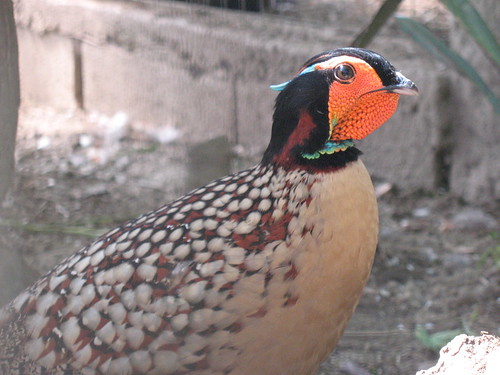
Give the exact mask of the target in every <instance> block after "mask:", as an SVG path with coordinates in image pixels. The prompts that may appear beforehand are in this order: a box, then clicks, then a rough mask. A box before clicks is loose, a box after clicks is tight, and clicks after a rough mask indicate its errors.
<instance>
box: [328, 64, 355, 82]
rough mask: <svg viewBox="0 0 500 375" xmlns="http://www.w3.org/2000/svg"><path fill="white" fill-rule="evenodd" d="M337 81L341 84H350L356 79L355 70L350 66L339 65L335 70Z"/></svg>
mask: <svg viewBox="0 0 500 375" xmlns="http://www.w3.org/2000/svg"><path fill="white" fill-rule="evenodd" d="M333 72H334V74H335V79H337V80H338V81H340V82H341V83H350V82H351V81H352V80H353V79H354V75H355V72H354V68H353V67H352V66H351V65H349V64H340V65H337V66H336V67H335V69H334V71H333Z"/></svg>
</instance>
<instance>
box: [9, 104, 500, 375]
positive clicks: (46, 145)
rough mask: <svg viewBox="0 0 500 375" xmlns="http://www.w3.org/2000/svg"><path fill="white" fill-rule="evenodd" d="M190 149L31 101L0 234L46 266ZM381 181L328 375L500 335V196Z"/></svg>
mask: <svg viewBox="0 0 500 375" xmlns="http://www.w3.org/2000/svg"><path fill="white" fill-rule="evenodd" d="M185 150H186V148H185V147H184V145H182V144H181V143H180V140H179V138H177V135H176V134H175V133H172V132H171V130H169V129H162V136H161V137H159V136H158V134H153V133H151V132H145V131H140V130H138V129H137V128H136V127H134V126H131V125H130V124H128V121H127V119H126V118H120V116H118V117H115V118H114V119H108V118H105V117H103V116H99V115H97V114H85V113H81V112H65V113H58V112H54V111H52V110H47V109H29V110H27V109H24V110H23V111H22V115H21V120H20V128H19V133H18V146H17V178H16V181H15V186H14V189H13V190H12V192H11V193H10V195H9V197H8V199H7V200H6V202H5V203H4V205H3V216H2V217H1V218H0V234H1V235H2V236H3V240H4V242H5V241H8V243H9V244H10V245H11V246H12V249H13V250H14V249H15V250H16V251H21V252H22V254H23V257H24V260H25V263H26V272H27V274H30V275H33V277H34V276H35V275H40V274H42V273H44V272H46V271H47V270H49V269H50V268H51V267H52V266H53V265H54V264H56V263H57V262H58V261H59V260H60V259H61V258H62V257H64V256H66V255H68V254H71V253H73V252H74V251H76V250H77V249H78V248H80V247H81V246H83V245H85V244H87V243H88V242H90V240H91V239H92V237H94V236H97V235H98V234H99V232H100V231H101V230H103V229H106V228H111V227H113V226H114V225H117V224H120V223H122V222H123V221H124V220H127V219H129V218H132V217H135V216H137V215H139V214H141V213H144V212H146V211H148V210H150V209H153V208H156V207H158V206H160V205H161V204H163V203H166V202H168V201H170V200H171V199H173V198H175V197H176V196H178V195H180V194H182V193H183V192H184V191H186V184H185V181H186V180H188V177H189V176H187V174H188V173H196V172H192V171H191V172H189V170H188V171H186V167H185V162H184V160H186V159H185V158H186V157H187V155H186V154H185V152H186V151H185ZM364 157H365V158H369V155H364ZM245 163H246V165H249V164H248V161H244V162H240V163H239V164H243V165H244V164H245ZM214 177H216V176H214ZM207 182H208V181H207ZM375 184H376V188H377V191H378V194H379V195H380V197H379V208H380V217H381V228H380V241H379V249H378V254H377V257H376V260H375V265H374V268H373V271H372V275H371V277H370V280H369V283H368V285H367V287H366V289H365V294H364V296H363V298H362V300H361V302H360V304H359V307H358V309H357V311H356V314H355V316H354V317H353V319H352V321H351V323H350V325H349V326H348V328H347V331H346V333H345V335H344V337H343V338H342V340H341V342H340V344H339V346H338V347H337V349H336V351H335V353H334V354H333V355H332V356H331V357H330V358H329V359H328V360H327V361H326V362H325V363H324V364H323V366H322V367H321V370H320V374H322V375H326V374H355V375H365V374H388V375H391V374H414V373H415V372H416V371H417V370H419V369H423V368H428V367H430V366H432V365H433V364H434V363H435V362H436V360H437V358H438V354H437V351H436V350H431V349H430V348H429V347H432V346H436V347H440V346H442V345H444V344H445V343H446V342H447V341H449V339H451V338H452V337H453V336H454V335H455V334H457V333H467V334H472V335H479V333H480V332H481V331H488V332H490V333H492V334H496V335H499V334H500V243H499V236H500V231H499V227H498V217H496V215H498V212H499V210H498V208H499V207H498V204H495V203H492V204H491V205H490V206H487V207H480V206H473V205H470V204H465V203H463V202H461V201H460V200H458V199H456V198H454V197H452V196H450V195H448V194H447V193H446V192H412V193H408V192H403V191H399V190H398V189H397V186H393V185H391V184H388V183H386V182H384V181H380V180H377V179H375ZM416 330H418V332H419V333H418V334H417V335H416V333H415V331H416ZM455 330H457V331H458V332H447V331H455ZM427 333H428V334H427ZM436 333H438V335H434V336H432V334H436ZM446 335H448V336H450V337H448V338H445V339H442V340H441V341H440V340H439V336H446ZM417 336H418V337H420V339H418V338H417Z"/></svg>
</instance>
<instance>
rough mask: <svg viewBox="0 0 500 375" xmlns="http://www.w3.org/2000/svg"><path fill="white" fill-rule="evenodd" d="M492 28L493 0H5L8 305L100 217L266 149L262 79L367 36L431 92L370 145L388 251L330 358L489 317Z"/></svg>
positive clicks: (399, 358) (367, 352) (405, 103)
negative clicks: (322, 52)
mask: <svg viewBox="0 0 500 375" xmlns="http://www.w3.org/2000/svg"><path fill="white" fill-rule="evenodd" d="M456 4H459V5H456ZM460 4H461V5H460ZM454 7H455V8H454ZM457 7H458V10H457ZM471 7H472V10H471V9H470V8H471ZM476 11H477V13H476ZM464 14H465V16H464ZM396 16H397V17H396ZM478 17H479V18H478ZM482 21H484V24H482V23H481V22H482ZM471 25H472V26H471ZM485 27H486V29H485ZM478 30H479V31H478ZM485 30H487V31H485ZM488 33H490V34H488ZM429 34H430V36H429ZM499 34H500V3H499V2H498V1H495V0H476V1H471V2H470V3H469V2H467V1H465V6H464V1H451V0H450V1H448V0H443V1H438V0H419V1H418V0H402V1H390V0H389V1H387V0H386V1H382V0H352V1H347V0H330V1H327V0H295V1H291V0H282V1H279V0H255V1H251V0H199V1H146V0H144V1H142V0H140V1H139V0H138V1H132V0H129V1H127V0H122V1H104V0H72V1H67V0H13V1H10V0H8V1H7V0H3V1H2V2H0V156H1V157H0V201H1V202H2V204H1V207H0V257H1V258H0V285H1V288H0V304H2V305H3V304H5V303H7V302H8V301H9V300H10V299H11V298H12V297H13V296H15V295H16V294H17V293H19V292H20V291H21V290H22V289H23V288H24V287H25V286H26V285H29V283H31V282H32V281H33V280H35V279H36V278H37V277H39V276H40V275H41V274H43V273H44V272H46V271H48V270H49V269H50V268H51V267H52V266H53V265H55V264H56V263H57V262H58V261H60V260H61V259H62V258H63V257H65V256H67V255H69V254H72V253H73V252H75V251H76V250H77V249H78V248H80V247H81V246H84V245H86V244H87V243H88V242H89V241H91V240H92V238H93V237H95V236H97V235H99V234H100V233H102V232H103V231H105V230H106V229H108V228H111V227H113V226H115V225H118V224H120V223H122V222H124V221H126V220H128V219H130V218H133V217H136V216H138V215H139V214H141V213H144V212H146V211H148V210H151V209H154V208H157V207H159V206H160V205H161V204H163V203H167V202H169V201H170V200H172V199H174V198H176V197H177V196H179V195H181V194H183V193H185V192H187V191H189V190H190V189H192V188H194V187H197V186H200V185H202V184H205V183H207V182H209V181H210V180H212V179H214V178H217V177H221V176H223V175H225V174H227V173H230V172H234V171H237V170H240V169H242V168H246V167H249V166H251V165H253V164H255V163H256V162H258V161H259V160H260V157H261V155H262V152H263V150H264V149H265V148H266V146H267V142H268V141H269V137H270V129H271V116H272V109H273V104H274V99H275V96H276V93H275V92H273V91H272V90H270V89H269V88H268V86H269V85H270V84H275V83H281V82H283V81H286V80H288V79H290V77H291V76H293V74H294V73H295V72H296V71H297V69H298V68H299V67H300V66H301V65H302V63H303V62H304V61H306V60H307V59H308V58H309V57H310V56H312V55H314V54H316V53H319V52H321V51H323V50H328V49H332V48H337V47H342V46H350V45H359V46H365V47H367V48H370V49H373V50H375V51H377V52H379V53H381V54H382V55H384V56H385V57H386V58H387V59H388V60H389V61H390V62H391V63H393V65H395V66H396V67H397V68H398V69H399V70H401V71H402V72H403V73H404V74H405V76H407V77H408V78H410V79H411V80H413V81H414V82H415V83H416V84H417V86H418V87H419V89H420V96H419V97H418V98H417V99H414V98H402V100H401V101H400V108H399V109H398V112H397V113H396V115H395V116H394V117H393V118H392V119H391V120H390V121H389V122H388V123H387V124H386V125H384V126H383V127H382V128H381V129H379V130H377V131H376V132H375V133H374V134H372V135H371V136H369V137H368V139H366V140H364V141H362V142H360V144H359V147H360V148H361V149H362V150H363V152H364V158H363V160H364V162H365V164H366V165H367V167H368V169H369V171H370V173H371V174H372V177H373V179H374V182H375V186H376V190H377V195H378V196H379V201H380V215H381V235H380V243H379V251H378V255H377V259H376V263H375V267H374V270H373V272H372V277H371V279H370V282H369V285H368V286H367V288H366V290H365V296H364V297H363V299H362V301H361V303H360V306H359V308H358V310H357V312H356V314H355V316H354V318H353V320H352V322H351V324H350V325H349V327H348V329H347V332H346V334H345V336H344V338H343V339H342V340H341V342H340V345H339V347H338V348H337V350H336V351H335V353H334V354H333V355H332V356H331V358H329V360H328V361H327V362H326V363H325V364H324V365H323V367H322V369H321V374H325V375H326V374H358V375H365V374H400V373H414V372H415V371H417V370H418V369H421V368H427V367H429V366H430V365H431V364H432V363H434V362H435V360H436V358H437V350H438V349H439V348H440V347H441V346H442V345H444V344H445V343H446V342H447V341H449V339H451V338H452V337H453V336H455V335H456V334H457V333H461V332H465V333H468V334H479V332H480V331H489V332H490V333H494V334H497V335H498V334H499V333H500V318H499V316H500V286H499V284H500V243H499V240H498V239H499V235H500V232H499V227H498V219H499V218H498V213H499V202H500V163H499V159H500V148H499V147H498V144H499V142H500V130H499V129H500V128H499V125H500V124H499V120H498V119H499V114H500V105H499V102H498V97H499V95H500V85H499V83H500V60H499V57H498V56H499V52H498V42H497V41H498V40H499ZM457 55H459V56H461V59H460V58H458V57H457ZM464 61H465V63H464ZM478 77H479V78H478ZM19 103H20V109H19V112H18V111H17V108H18V104H19ZM16 133H17V137H16ZM14 146H15V153H14ZM14 162H15V163H14ZM14 165H15V167H14ZM304 324H307V323H306V322H305V323H304Z"/></svg>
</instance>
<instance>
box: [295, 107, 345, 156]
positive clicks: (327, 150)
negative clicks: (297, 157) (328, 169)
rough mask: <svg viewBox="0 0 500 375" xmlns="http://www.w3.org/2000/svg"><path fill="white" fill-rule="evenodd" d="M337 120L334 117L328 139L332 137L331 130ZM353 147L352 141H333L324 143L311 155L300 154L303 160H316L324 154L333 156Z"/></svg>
mask: <svg viewBox="0 0 500 375" xmlns="http://www.w3.org/2000/svg"><path fill="white" fill-rule="evenodd" d="M338 122H339V121H338V120H337V118H336V117H334V118H333V119H332V121H331V123H330V131H329V134H328V138H331V137H332V133H333V129H334V128H335V126H336V125H337V124H338ZM353 146H354V142H353V141H352V140H345V141H340V142H335V141H327V142H326V143H325V146H324V147H323V148H322V149H321V150H319V151H316V152H313V153H312V154H308V153H305V152H304V153H302V157H303V158H304V159H309V160H311V159H317V158H319V157H320V156H321V155H324V154H334V153H336V152H339V151H345V150H347V149H348V148H349V147H353Z"/></svg>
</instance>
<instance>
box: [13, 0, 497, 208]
mask: <svg viewBox="0 0 500 375" xmlns="http://www.w3.org/2000/svg"><path fill="white" fill-rule="evenodd" d="M17 22H18V25H19V28H20V29H23V32H22V34H21V35H24V34H25V33H27V34H29V35H30V36H28V37H27V38H26V39H27V41H26V42H25V41H24V39H23V40H21V43H20V48H21V72H22V73H24V74H22V76H21V78H22V84H23V88H24V94H23V98H24V99H25V100H26V102H32V103H40V102H41V101H42V102H43V100H41V99H40V97H42V98H43V97H46V98H50V100H49V99H47V100H46V101H48V102H50V104H51V105H54V106H59V107H63V108H66V107H68V106H75V107H76V106H83V107H84V108H85V109H87V110H97V111H101V112H104V113H107V114H113V113H114V112H116V111H125V112H127V113H128V114H129V116H130V117H131V119H132V120H133V121H136V122H140V123H144V124H146V125H145V126H158V125H171V126H174V127H176V128H177V129H178V130H180V131H181V133H182V134H183V140H184V141H186V142H188V143H189V142H192V143H197V142H204V141H207V140H210V139H214V138H217V137H220V136H223V137H226V138H228V139H229V141H230V142H232V143H234V144H240V145H242V146H243V150H244V151H245V154H246V155H247V156H248V157H249V159H252V160H256V159H257V158H258V157H257V155H259V154H260V153H261V152H262V151H263V150H264V148H265V147H266V146H267V142H268V139H269V135H270V128H271V115H272V106H273V101H274V98H275V96H276V93H274V92H272V91H271V90H269V89H268V85H269V84H270V83H277V82H282V81H284V80H287V79H289V78H290V76H291V75H292V74H293V72H295V71H296V70H297V68H298V67H299V66H300V65H301V64H302V63H303V62H304V61H305V60H306V59H307V58H308V57H310V56H311V55H312V54H315V53H317V52H319V51H322V50H325V49H330V48H335V47H340V46H344V45H346V44H348V42H349V41H350V40H351V39H352V36H353V35H355V33H356V32H357V31H359V27H358V25H351V26H349V25H339V24H337V23H334V24H325V23H317V24H316V23H311V22H298V21H292V20H287V19H284V18H278V17H273V16H269V15H256V14H244V13H239V12H232V11H224V10H216V9H210V8H204V7H199V6H187V5H184V4H176V3H162V4H158V3H156V4H153V3H151V4H149V5H144V4H142V5H140V4H137V3H130V2H101V1H91V0H75V1H72V2H70V3H69V2H65V3H61V2H55V1H51V0H36V1H35V0H17ZM35 40H36V41H35ZM35 44H37V45H38V46H37V47H36V48H39V49H47V50H46V51H45V52H40V53H39V54H38V55H37V56H47V55H48V56H51V55H54V56H56V57H58V56H59V57H60V56H64V55H66V54H69V55H71V56H73V58H69V60H70V61H68V63H67V64H69V65H68V66H64V67H61V68H57V66H59V65H60V64H61V63H60V62H59V61H60V59H59V58H54V59H43V60H42V59H40V60H39V64H40V65H45V64H47V65H48V66H47V68H46V69H43V71H44V72H47V74H46V76H45V79H48V80H49V82H54V85H55V89H57V90H59V89H61V90H62V91H65V92H66V93H67V94H66V95H67V96H69V97H70V98H69V99H68V98H67V97H65V95H64V94H63V93H61V94H57V95H49V94H47V95H41V96H40V95H38V94H35V93H30V91H31V90H38V88H39V87H40V78H39V77H38V76H37V75H36V74H35V73H33V70H32V69H31V68H30V66H31V64H32V61H33V60H32V53H33V52H30V51H34V50H36V49H35V48H34V47H33V46H34V45H35ZM371 48H372V49H374V50H377V51H378V52H380V53H382V54H383V55H385V56H386V57H387V58H388V59H389V60H390V61H391V62H393V64H394V65H395V66H397V67H398V68H399V69H401V70H402V71H403V72H404V73H405V75H406V76H408V77H410V78H411V79H412V80H414V81H415V82H416V83H417V85H418V86H419V88H420V91H421V96H420V97H419V98H418V99H415V98H402V100H401V105H400V110H399V111H398V113H397V114H396V115H395V116H394V118H392V119H391V120H390V122H389V123H388V124H387V125H385V126H384V127H382V128H381V129H379V130H377V131H376V132H375V133H374V134H373V135H372V136H370V137H369V138H368V139H367V140H366V141H363V142H362V143H363V144H362V149H363V151H364V152H365V154H366V156H365V158H364V159H365V161H366V164H367V165H368V166H369V169H370V171H371V172H372V174H373V175H374V176H376V177H380V178H382V179H385V180H388V181H391V182H393V183H395V184H397V185H398V186H399V187H401V188H403V189H409V190H414V189H426V190H434V189H436V188H437V187H438V186H440V185H442V183H443V181H444V182H448V181H449V180H450V173H451V186H452V189H453V191H454V192H457V193H459V194H461V195H463V196H464V197H466V198H468V199H471V200H476V198H477V194H470V193H469V192H479V191H481V192H483V191H484V192H486V193H484V194H481V199H482V200H487V199H490V198H492V197H493V195H492V194H495V192H494V191H493V190H492V189H491V188H487V187H486V186H489V185H491V181H490V180H491V178H492V174H491V173H492V170H490V169H489V168H483V167H482V169H481V171H482V172H481V173H477V176H474V177H473V178H471V176H470V175H469V174H468V173H465V174H464V173H458V172H457V171H462V169H461V167H460V165H461V164H464V163H469V162H471V161H470V160H469V158H468V155H467V153H465V154H463V153H462V152H460V153H458V154H457V152H458V150H459V149H460V147H459V145H458V142H459V141H453V142H455V143H454V147H453V148H452V150H453V164H451V163H449V164H447V162H446V161H447V160H448V155H447V152H448V151H449V147H448V146H449V142H450V138H449V137H450V131H449V129H450V126H451V125H450V124H451V118H452V117H453V115H454V114H455V112H456V110H455V107H454V106H457V104H456V103H458V101H463V98H459V97H457V96H455V95H451V94H450V77H453V76H452V75H451V74H450V72H449V71H448V70H447V69H446V68H445V67H443V66H442V65H440V64H439V63H437V62H435V61H434V60H432V59H431V58H429V57H428V56H427V55H425V54H424V53H423V52H422V51H421V50H420V49H419V48H418V47H416V46H415V45H414V44H413V42H412V41H410V40H409V39H408V38H407V37H406V36H404V35H401V34H398V33H395V32H394V31H393V30H392V31H390V33H387V34H383V35H381V36H380V37H379V38H378V39H377V40H376V41H375V42H374V44H373V45H372V46H371ZM60 49H63V50H64V51H60ZM28 50H29V51H28ZM23 51H24V52H23ZM28 56H30V57H29V58H28ZM54 66H55V68H54ZM69 76H71V79H73V84H72V85H70V86H71V87H67V86H68V85H67V84H66V80H67V79H68V77H69ZM42 86H43V87H45V88H47V86H44V85H42ZM48 87H50V85H49V86H48ZM54 97H55V102H54V100H52V99H53V98H54ZM455 100H456V101H455ZM464 104H466V103H464ZM461 107H463V108H466V106H465V105H462V104H461ZM464 111H465V110H464ZM470 112H472V111H470ZM490 123H491V121H490ZM463 124H464V123H463V121H462V120H461V119H457V121H456V123H455V122H453V124H452V126H453V129H454V130H453V137H455V134H457V135H458V134H460V133H461V132H467V130H466V129H467V128H466V127H465V128H464V126H463ZM480 126H482V127H485V128H487V127H488V126H491V124H490V125H487V124H483V125H480ZM462 142H466V141H465V139H464V140H462ZM475 151H477V160H476V163H487V164H485V165H488V166H491V163H489V162H485V160H487V159H488V158H491V156H490V155H484V154H483V151H482V149H481V148H476V150H475ZM460 155H463V156H460ZM471 156H472V155H471ZM459 157H462V159H461V160H460V161H456V162H455V158H459ZM474 157H475V158H476V156H474ZM488 163H489V164H488ZM490 168H492V169H494V167H493V166H491V167H490ZM457 187H459V188H457ZM496 194H498V189H497V190H496Z"/></svg>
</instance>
